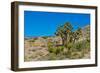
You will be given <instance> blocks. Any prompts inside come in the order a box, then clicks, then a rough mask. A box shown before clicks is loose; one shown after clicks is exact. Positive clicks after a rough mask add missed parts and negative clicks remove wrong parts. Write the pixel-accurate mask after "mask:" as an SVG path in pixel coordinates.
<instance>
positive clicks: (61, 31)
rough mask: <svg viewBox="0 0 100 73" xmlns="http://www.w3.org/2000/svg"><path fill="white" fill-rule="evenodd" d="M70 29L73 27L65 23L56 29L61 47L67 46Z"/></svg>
mask: <svg viewBox="0 0 100 73" xmlns="http://www.w3.org/2000/svg"><path fill="white" fill-rule="evenodd" d="M72 29H73V27H72V25H71V24H70V23H69V22H66V23H65V24H64V25H61V26H59V27H58V28H57V31H56V35H57V36H60V37H61V38H62V43H63V45H67V43H68V41H69V37H70V33H71V32H72Z"/></svg>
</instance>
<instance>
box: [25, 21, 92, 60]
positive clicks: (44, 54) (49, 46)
mask: <svg viewBox="0 0 100 73" xmlns="http://www.w3.org/2000/svg"><path fill="white" fill-rule="evenodd" d="M39 38H42V42H41V43H40V42H39V41H41V40H40V39H38V37H36V38H33V39H31V40H29V41H28V40H26V41H27V42H28V43H31V44H32V46H30V47H32V51H29V49H31V48H30V47H29V48H25V58H24V59H25V61H32V60H34V61H36V60H63V59H81V58H89V57H90V27H89V26H88V27H86V28H84V29H83V28H80V27H79V28H78V29H77V30H75V31H73V26H72V25H71V24H70V23H69V22H67V23H65V24H64V25H61V26H59V27H58V28H57V30H56V32H55V37H45V36H44V37H39ZM59 38H61V39H59ZM37 41H38V42H37ZM35 43H36V44H35ZM38 43H39V44H38ZM43 43H45V44H43ZM41 44H42V45H41ZM30 54H31V55H30ZM86 54H87V55H86ZM27 55H28V56H27Z"/></svg>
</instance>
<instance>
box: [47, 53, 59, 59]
mask: <svg viewBox="0 0 100 73" xmlns="http://www.w3.org/2000/svg"><path fill="white" fill-rule="evenodd" d="M56 59H57V57H56V55H55V54H54V53H50V54H49V55H48V60H56Z"/></svg>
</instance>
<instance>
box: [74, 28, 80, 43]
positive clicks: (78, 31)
mask: <svg viewBox="0 0 100 73" xmlns="http://www.w3.org/2000/svg"><path fill="white" fill-rule="evenodd" d="M81 35H82V29H81V28H78V30H77V31H75V32H74V33H73V39H74V42H75V41H76V40H79V38H80V37H81Z"/></svg>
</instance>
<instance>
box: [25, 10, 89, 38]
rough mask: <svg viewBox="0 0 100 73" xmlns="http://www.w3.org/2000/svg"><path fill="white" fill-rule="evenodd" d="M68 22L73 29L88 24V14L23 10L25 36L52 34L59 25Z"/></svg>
mask: <svg viewBox="0 0 100 73" xmlns="http://www.w3.org/2000/svg"><path fill="white" fill-rule="evenodd" d="M65 22H70V23H71V24H72V26H73V28H74V29H73V30H77V28H78V27H81V28H82V27H84V26H87V25H90V14H79V13H58V12H38V11H24V35H25V37H37V36H54V32H55V31H56V29H57V27H58V26H59V25H63V24H64V23H65Z"/></svg>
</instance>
